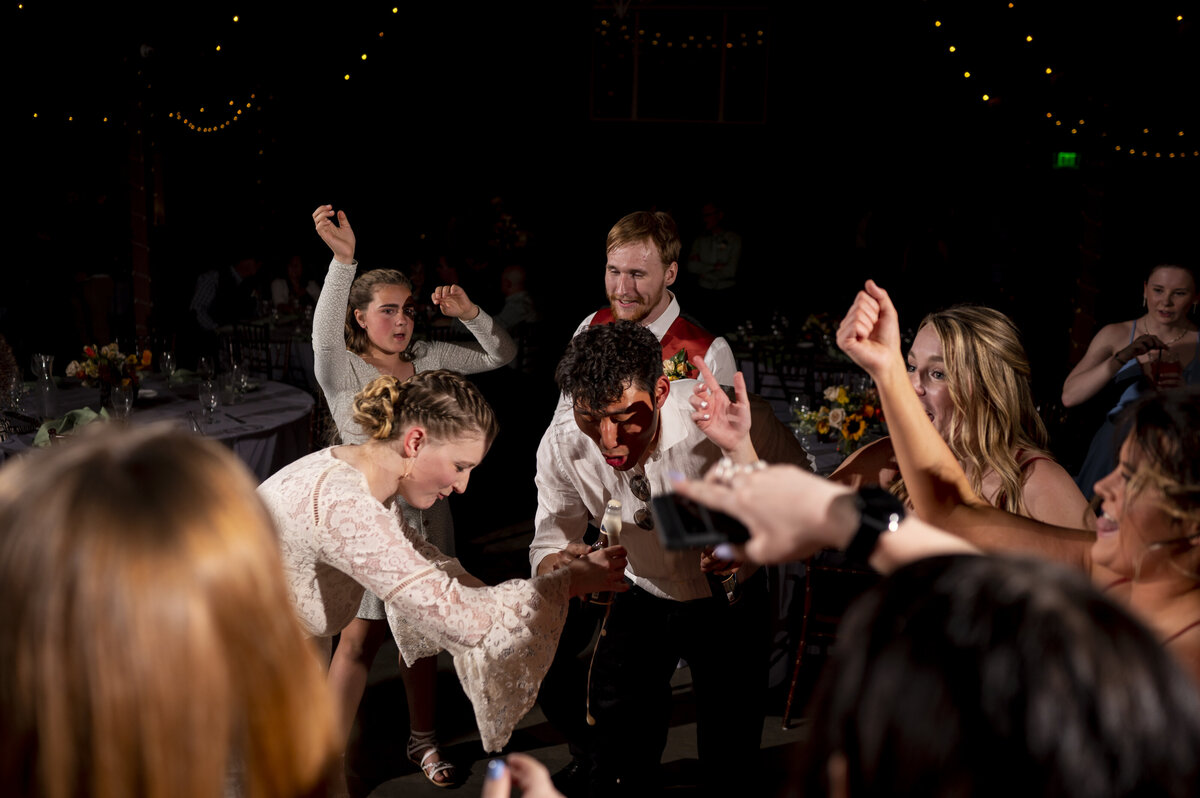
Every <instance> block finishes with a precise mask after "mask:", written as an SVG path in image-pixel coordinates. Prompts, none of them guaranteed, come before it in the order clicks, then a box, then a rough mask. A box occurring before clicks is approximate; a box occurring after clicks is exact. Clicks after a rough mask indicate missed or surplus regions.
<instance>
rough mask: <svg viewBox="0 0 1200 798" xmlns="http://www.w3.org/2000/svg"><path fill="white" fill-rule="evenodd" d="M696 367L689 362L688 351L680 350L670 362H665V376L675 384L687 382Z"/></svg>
mask: <svg viewBox="0 0 1200 798" xmlns="http://www.w3.org/2000/svg"><path fill="white" fill-rule="evenodd" d="M693 371H696V367H695V366H693V365H692V364H691V363H689V362H688V356H687V350H686V349H680V350H679V351H678V352H676V353H675V354H674V355H672V356H671V358H670V359H669V360H664V361H663V376H664V377H666V378H667V379H668V380H671V381H672V382H674V381H675V380H686V379H688V378H689V376H690V375H691V373H692V372H693Z"/></svg>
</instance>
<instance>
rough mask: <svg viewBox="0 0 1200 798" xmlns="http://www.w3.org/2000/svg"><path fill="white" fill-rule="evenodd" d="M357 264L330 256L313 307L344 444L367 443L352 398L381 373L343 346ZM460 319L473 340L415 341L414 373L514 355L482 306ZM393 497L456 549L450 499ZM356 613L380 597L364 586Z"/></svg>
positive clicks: (374, 607) (317, 343)
mask: <svg viewBox="0 0 1200 798" xmlns="http://www.w3.org/2000/svg"><path fill="white" fill-rule="evenodd" d="M356 268H357V264H355V263H342V262H341V261H339V260H337V259H336V258H335V259H334V260H333V261H331V262H330V264H329V273H328V275H327V276H326V277H325V285H324V287H323V288H322V289H321V296H320V298H319V299H318V300H317V307H316V309H315V310H314V311H313V353H314V367H315V368H314V371H315V372H316V376H317V383H318V384H319V385H320V386H321V390H322V391H323V392H324V393H325V400H326V402H328V404H329V413H330V415H331V416H333V423H334V424H335V425H336V426H337V429H338V433H339V434H340V435H341V438H342V442H343V443H365V442H366V440H367V436H366V435H365V434H364V433H363V431H362V429H361V428H360V427H359V425H358V424H357V423H356V422H355V421H354V397H355V396H356V395H357V394H358V392H359V391H361V390H362V389H363V388H365V387H366V386H367V384H368V383H369V382H371V381H372V380H374V379H375V378H376V377H378V376H380V372H379V369H377V368H375V367H374V366H372V365H371V364H370V363H368V362H366V361H365V360H363V359H362V358H361V357H359V356H358V355H356V354H355V353H354V352H351V351H349V350H347V349H346V338H345V320H346V303H347V301H348V300H349V298H350V286H351V285H352V284H353V282H354V274H355V270H356ZM463 324H464V325H465V326H466V328H467V329H468V330H470V331H471V334H472V335H474V336H475V340H476V342H477V343H476V344H474V345H469V344H455V343H446V342H442V341H430V342H421V343H419V344H414V346H420V347H421V351H420V352H417V353H415V354H416V355H417V356H416V357H415V358H414V359H413V361H412V364H413V372H414V373H417V372H421V371H431V370H433V369H450V370H451V371H457V372H459V373H460V374H477V373H479V372H481V371H491V370H492V369H497V368H500V367H501V366H503V365H505V364H506V363H508V362H509V361H510V360H512V359H513V357H514V356H516V354H517V345H516V344H515V343H513V340H512V338H511V337H510V336H509V334H508V333H507V332H505V330H504V328H503V327H501V326H500V325H499V324H497V323H496V322H495V320H494V319H492V317H491V316H489V315H488V314H487V313H485V312H484V310H483V308H480V309H479V315H478V316H476V317H475V318H473V319H471V320H470V321H465V322H463ZM397 501H399V502H400V505H401V506H402V507H403V508H404V514H405V520H406V521H407V523H408V525H409V526H410V527H412V528H413V529H418V530H421V531H422V533H423V534H424V536H425V537H426V538H427V539H428V540H429V541H430V542H432V543H433V544H434V545H435V546H437V547H438V548H439V549H440V550H441V551H443V552H446V553H448V554H453V553H454V520H453V519H452V518H451V516H450V505H449V504H447V503H446V502H445V501H440V502H438V503H437V504H435V505H434V506H433V507H430V508H429V509H428V510H425V511H421V510H414V509H413V508H411V507H408V505H406V504H404V502H403V500H400V499H397ZM358 617H360V618H366V619H369V620H382V619H383V618H384V617H385V615H384V610H383V602H381V601H380V600H379V599H378V598H377V597H376V596H375V595H374V594H373V593H371V592H370V591H367V593H366V594H364V595H363V599H362V606H361V607H360V608H359V613H358ZM396 642H397V643H399V642H400V641H399V640H397V641H396Z"/></svg>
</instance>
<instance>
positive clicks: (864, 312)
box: [838, 280, 904, 379]
mask: <svg viewBox="0 0 1200 798" xmlns="http://www.w3.org/2000/svg"><path fill="white" fill-rule="evenodd" d="M838 348H839V349H841V350H842V352H845V353H846V354H847V355H850V358H851V359H852V360H853V361H854V362H857V364H858V365H859V366H862V367H863V368H864V370H865V371H866V373H869V374H870V376H871V377H875V378H876V379H877V378H878V377H880V374H882V373H883V372H884V371H886V370H887V368H889V367H895V366H896V365H899V366H901V367H904V355H901V354H900V316H899V314H898V313H896V308H895V306H894V305H893V304H892V298H889V296H888V293H887V292H886V290H883V289H882V288H880V287H878V286H876V284H875V281H874V280H868V281H866V286H865V287H864V289H863V290H860V292H858V295H857V296H856V298H854V304H853V305H851V306H850V311H847V312H846V318H844V319H842V320H841V326H839V328H838Z"/></svg>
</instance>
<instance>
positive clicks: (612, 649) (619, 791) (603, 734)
mask: <svg viewBox="0 0 1200 798" xmlns="http://www.w3.org/2000/svg"><path fill="white" fill-rule="evenodd" d="M717 591H718V593H719V594H718V595H714V596H713V597H711V598H705V599H697V600H695V601H687V602H679V601H671V600H669V599H661V598H658V597H656V596H653V595H651V594H650V593H647V592H646V591H644V590H641V589H639V588H636V587H634V588H632V589H631V590H629V591H628V592H627V593H621V594H619V595H618V596H617V597H616V600H615V602H614V604H613V608H612V613H611V615H610V617H609V619H608V624H607V627H606V630H605V633H604V635H603V636H602V637H601V638H600V639H599V641H598V642H597V644H596V659H595V666H594V669H593V672H592V679H591V707H592V709H591V711H592V715H593V716H594V717H595V718H596V726H595V727H594V728H593V729H592V730H591V731H592V733H593V739H592V740H591V743H590V755H591V757H590V758H591V762H592V781H591V793H592V795H593V796H610V795H620V796H628V795H639V796H640V795H658V794H659V789H660V772H659V763H660V761H661V759H662V753H663V749H664V748H665V747H666V741H667V728H668V725H669V722H670V716H671V685H670V681H671V677H672V675H673V674H674V672H675V667H676V664H677V663H678V661H679V659H680V658H682V659H685V660H686V661H687V664H688V666H689V667H690V669H691V676H692V684H693V690H694V692H695V698H696V736H697V749H698V754H699V760H700V767H701V775H702V778H703V779H704V782H703V783H704V784H705V785H707V786H709V787H711V788H713V792H714V793H716V792H719V791H721V790H724V789H726V788H727V787H729V786H732V785H737V784H741V785H743V786H744V785H745V784H746V783H747V781H746V779H747V777H748V776H751V777H752V775H753V773H754V772H756V770H757V768H756V763H757V754H758V748H759V744H760V742H761V737H762V724H763V699H764V695H765V689H766V662H767V651H768V647H769V643H770V638H769V633H768V629H769V616H768V613H767V606H766V580H765V578H763V574H762V573H761V572H760V573H758V574H756V575H755V577H753V578H751V579H750V580H748V581H747V583H746V584H745V585H744V586H743V590H742V594H743V595H742V599H741V600H740V601H739V602H738V603H737V604H734V605H730V604H729V603H728V601H727V600H726V599H725V596H724V593H723V592H720V588H719V587H718V588H717Z"/></svg>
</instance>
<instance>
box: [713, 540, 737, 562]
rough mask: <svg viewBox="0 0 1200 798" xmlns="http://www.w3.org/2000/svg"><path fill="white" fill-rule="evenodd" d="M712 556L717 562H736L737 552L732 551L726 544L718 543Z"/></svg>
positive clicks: (731, 547)
mask: <svg viewBox="0 0 1200 798" xmlns="http://www.w3.org/2000/svg"><path fill="white" fill-rule="evenodd" d="M713 556H714V557H716V558H717V559H718V560H736V559H737V552H735V551H734V550H733V546H730V545H729V544H728V543H719V544H717V547H716V548H715V549H713Z"/></svg>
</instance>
